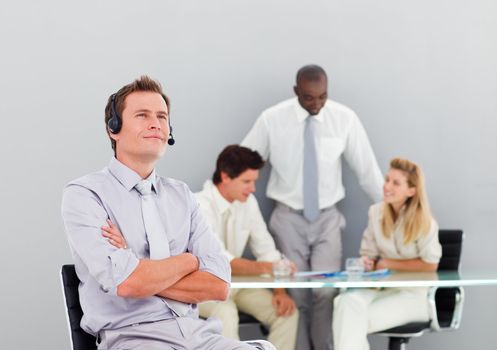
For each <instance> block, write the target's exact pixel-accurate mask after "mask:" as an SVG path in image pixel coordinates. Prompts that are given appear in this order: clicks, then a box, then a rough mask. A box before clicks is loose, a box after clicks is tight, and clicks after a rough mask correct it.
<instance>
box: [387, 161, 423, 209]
mask: <svg viewBox="0 0 497 350" xmlns="http://www.w3.org/2000/svg"><path fill="white" fill-rule="evenodd" d="M415 193H416V188H415V187H409V184H408V183H407V175H406V173H405V172H404V171H402V170H399V169H390V170H389V171H388V174H387V176H386V177H385V183H384V185H383V200H384V201H385V203H388V204H391V205H392V207H393V208H394V210H395V211H396V212H399V210H400V208H402V206H403V205H404V204H405V202H406V201H407V199H408V198H410V197H412V196H414V194H415Z"/></svg>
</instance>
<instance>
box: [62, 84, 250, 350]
mask: <svg viewBox="0 0 497 350" xmlns="http://www.w3.org/2000/svg"><path fill="white" fill-rule="evenodd" d="M105 125H106V128H107V131H108V134H109V137H110V139H111V144H112V148H113V149H114V152H115V153H114V154H115V156H114V157H113V158H112V159H111V161H110V163H109V165H108V166H107V167H105V168H104V169H103V170H101V171H99V172H95V173H92V174H89V175H86V176H84V177H82V178H79V179H77V180H74V181H72V182H70V183H69V184H68V185H67V187H66V188H65V190H64V195H63V201H62V216H63V219H64V225H65V229H66V233H67V237H68V240H69V244H70V247H71V250H72V253H73V257H74V262H75V266H76V272H77V274H78V277H79V279H80V281H81V284H80V286H79V295H80V302H81V307H82V309H83V318H82V321H81V326H82V328H83V329H84V330H85V331H86V332H88V333H90V334H93V335H94V336H96V337H97V344H98V349H99V350H102V349H111V350H113V349H134V350H155V349H173V348H174V349H178V348H182V349H219V350H221V349H247V350H248V349H253V347H251V346H249V345H248V344H244V343H241V342H238V341H234V340H231V339H227V338H224V337H222V336H221V334H220V333H221V326H222V325H221V323H220V322H219V321H217V320H207V321H203V320H199V319H198V312H197V306H196V304H197V303H199V302H202V301H206V300H225V299H226V298H227V296H228V286H229V282H230V268H229V265H228V262H227V261H226V258H225V257H224V255H223V254H222V251H221V247H220V245H219V244H218V243H217V241H216V239H215V237H214V235H213V233H212V231H211V230H210V229H209V226H208V224H207V222H206V221H205V219H204V218H203V216H202V214H201V213H200V210H199V208H198V204H197V202H196V200H195V198H194V196H193V194H192V193H191V192H190V190H189V189H188V187H187V186H186V185H185V184H184V183H182V182H179V181H176V180H173V179H169V178H165V177H161V176H159V175H157V174H156V172H155V165H156V162H157V161H158V160H159V158H160V157H161V156H162V155H163V154H164V152H165V149H166V143H168V140H171V139H172V135H171V128H170V124H169V100H168V98H167V97H166V95H164V93H163V92H162V88H161V87H160V85H159V84H158V83H157V82H155V81H154V80H152V79H150V78H149V77H146V76H144V77H141V78H140V79H138V80H135V81H134V82H133V83H131V84H128V85H126V86H124V87H123V88H121V89H120V90H119V91H118V92H117V93H116V94H114V95H112V96H111V97H110V98H109V100H108V103H107V106H106V109H105ZM172 143H174V142H172V141H169V144H172ZM107 225H108V226H107ZM120 233H122V235H123V237H124V238H125V243H124V244H123V245H122V246H121V247H118V246H119V244H118V242H117V241H118V238H116V237H117V236H118V234H120ZM206 285H208V286H209V288H205V286H206Z"/></svg>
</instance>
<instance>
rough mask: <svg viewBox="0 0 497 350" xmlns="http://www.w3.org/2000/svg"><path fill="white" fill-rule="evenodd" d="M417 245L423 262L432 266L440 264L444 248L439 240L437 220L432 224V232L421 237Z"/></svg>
mask: <svg viewBox="0 0 497 350" xmlns="http://www.w3.org/2000/svg"><path fill="white" fill-rule="evenodd" d="M416 244H417V247H418V251H419V257H420V258H421V260H423V261H425V262H427V263H430V264H438V262H439V261H440V258H441V257H442V246H441V245H440V242H439V240H438V224H437V223H436V221H435V220H432V222H431V226H430V231H429V232H428V233H427V234H425V235H423V236H421V237H420V238H419V239H418V240H417V242H416Z"/></svg>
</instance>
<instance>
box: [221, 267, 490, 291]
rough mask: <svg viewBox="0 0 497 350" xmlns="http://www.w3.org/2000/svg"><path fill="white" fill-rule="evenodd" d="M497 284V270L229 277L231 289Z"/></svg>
mask: <svg viewBox="0 0 497 350" xmlns="http://www.w3.org/2000/svg"><path fill="white" fill-rule="evenodd" d="M485 285H497V271H486V272H477V271H465V272H455V271H441V272H396V271H393V272H392V273H390V274H388V275H386V276H384V275H383V276H373V277H360V278H354V279H348V278H347V277H346V276H338V277H318V276H314V277H313V276H308V277H287V278H278V279H277V278H274V277H271V276H233V277H232V279H231V288H380V287H384V288H393V287H432V286H434V287H454V286H485Z"/></svg>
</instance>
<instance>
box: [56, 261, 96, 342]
mask: <svg viewBox="0 0 497 350" xmlns="http://www.w3.org/2000/svg"><path fill="white" fill-rule="evenodd" d="M61 278H62V288H63V291H64V299H65V304H66V308H67V318H68V326H69V335H70V337H71V343H72V349H73V350H96V349H97V345H96V343H95V337H93V336H92V335H90V334H88V333H86V332H85V331H84V330H83V329H81V326H80V322H81V317H83V310H81V305H80V303H79V292H78V286H79V279H78V275H76V270H75V268H74V265H64V266H62V270H61Z"/></svg>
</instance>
